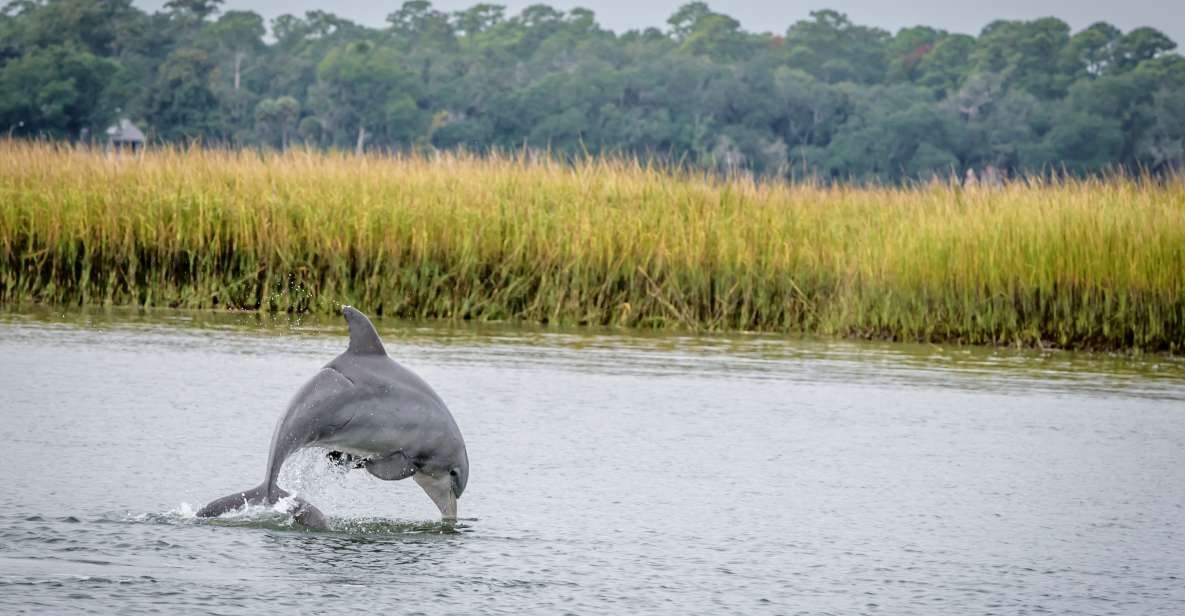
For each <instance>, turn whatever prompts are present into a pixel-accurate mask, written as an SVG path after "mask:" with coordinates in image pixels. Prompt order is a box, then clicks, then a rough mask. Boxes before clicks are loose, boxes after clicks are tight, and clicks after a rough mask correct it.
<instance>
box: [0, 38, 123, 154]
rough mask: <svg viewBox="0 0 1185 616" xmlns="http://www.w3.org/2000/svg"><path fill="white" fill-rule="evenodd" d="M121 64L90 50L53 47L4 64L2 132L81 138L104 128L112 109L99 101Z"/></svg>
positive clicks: (0, 77)
mask: <svg viewBox="0 0 1185 616" xmlns="http://www.w3.org/2000/svg"><path fill="white" fill-rule="evenodd" d="M117 69H118V67H117V65H116V64H115V63H114V62H112V61H110V60H107V59H104V58H98V57H95V56H94V55H92V54H91V53H90V52H88V51H84V50H80V49H77V48H73V47H64V46H60V45H53V46H50V47H46V48H42V49H35V50H33V51H31V52H30V53H28V54H26V55H23V56H21V57H19V58H17V59H14V60H11V61H9V62H7V63H5V64H4V65H3V67H0V130H3V131H5V133H6V134H9V133H10V131H13V130H14V128H20V133H24V134H31V135H39V134H44V135H48V136H51V137H58V138H68V139H72V138H77V137H78V136H79V134H80V132H81V131H82V129H84V128H87V129H97V128H101V126H100V125H101V124H102V123H104V122H105V121H107V120H110V119H111V117H110V111H111V110H108V109H104V108H102V107H101V106H96V103H97V102H98V101H100V100H102V99H103V90H104V89H105V88H106V87H107V83H108V80H109V78H110V77H111V76H112V75H114V74H115V73H116V71H117Z"/></svg>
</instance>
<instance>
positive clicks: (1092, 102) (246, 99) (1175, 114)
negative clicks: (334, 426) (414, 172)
mask: <svg viewBox="0 0 1185 616" xmlns="http://www.w3.org/2000/svg"><path fill="white" fill-rule="evenodd" d="M221 3H222V2H221V0H170V1H169V2H167V3H166V4H165V5H164V8H163V9H162V10H161V11H158V12H152V13H149V12H145V11H142V10H140V9H138V8H136V7H134V6H133V5H132V3H131V1H130V0H15V1H12V2H9V3H8V4H7V5H6V6H5V7H4V8H3V10H2V11H0V130H4V131H6V134H7V135H9V136H13V137H25V138H49V139H69V140H79V139H81V140H88V139H90V140H95V139H101V138H102V137H103V135H102V131H103V129H104V128H105V127H106V126H108V125H110V124H112V123H113V122H115V121H116V120H117V119H118V118H121V117H127V118H130V119H131V120H132V121H133V122H135V123H136V124H138V125H139V126H140V127H141V128H142V129H143V130H144V132H145V133H146V134H147V135H148V138H149V139H150V140H151V141H164V142H181V143H185V142H192V141H195V140H197V141H200V142H201V143H205V144H225V145H231V146H236V147H268V148H286V147H291V146H293V145H305V146H309V147H317V148H342V149H354V150H368V149H381V150H399V151H407V150H431V149H452V148H464V149H467V150H470V151H476V152H485V151H489V150H491V149H498V150H518V149H521V148H531V149H533V150H538V151H545V152H548V153H550V154H552V155H555V156H560V157H565V156H580V155H583V154H588V153H592V154H606V153H608V154H623V155H630V156H639V157H644V158H657V159H660V160H664V161H669V162H673V163H677V164H687V165H692V166H697V167H701V168H706V169H711V170H717V171H722V172H736V171H746V172H752V173H754V174H758V175H761V176H773V177H786V178H800V177H804V176H810V177H814V178H820V179H823V180H825V181H848V180H852V181H880V182H897V181H902V180H908V179H919V178H920V179H924V178H927V177H932V176H943V177H945V176H949V175H951V174H959V175H962V174H963V173H965V172H966V171H967V170H969V169H970V170H984V169H989V170H992V172H993V173H996V172H997V170H998V173H1000V174H1001V175H1021V174H1035V173H1072V174H1093V173H1102V172H1107V171H1108V170H1127V171H1133V172H1151V173H1166V172H1170V171H1171V170H1174V169H1179V168H1181V167H1183V166H1185V58H1183V57H1182V56H1181V55H1179V54H1177V53H1174V49H1175V48H1176V43H1175V42H1173V41H1172V40H1171V39H1170V38H1169V37H1167V36H1166V35H1165V34H1163V33H1162V32H1160V31H1158V30H1156V29H1154V28H1151V27H1143V28H1136V29H1134V30H1131V31H1129V32H1123V31H1121V30H1119V29H1118V28H1116V27H1114V26H1112V25H1110V24H1107V23H1096V24H1093V25H1091V26H1089V27H1087V28H1085V29H1083V30H1081V31H1078V32H1072V31H1071V28H1070V27H1069V26H1068V25H1067V24H1066V23H1065V22H1063V21H1061V20H1059V19H1056V18H1052V17H1050V18H1044V19H1037V20H1033V21H996V22H993V23H991V24H989V25H987V26H986V27H985V28H984V29H983V31H982V32H980V34H979V35H978V36H969V35H964V34H957V33H950V32H945V31H943V30H940V29H936V28H931V27H926V26H916V27H911V28H904V29H902V30H900V31H898V32H896V33H890V32H887V31H885V30H882V29H879V28H875V27H869V26H863V25H858V24H856V23H854V22H853V21H851V20H850V19H849V18H848V17H847V16H846V15H844V14H841V13H838V12H836V11H830V10H823V11H816V12H813V13H811V15H810V18H809V19H805V20H802V21H798V22H796V23H793V24H791V25H789V27H788V28H786V29H785V30H784V31H782V32H777V33H754V32H748V31H745V30H744V29H742V28H741V26H740V24H739V22H737V21H736V20H735V19H733V18H731V17H729V16H728V15H725V14H723V13H718V12H715V11H713V10H712V9H711V8H710V7H709V6H708V5H707V4H705V3H703V2H691V3H689V4H686V5H684V6H682V7H681V8H679V9H678V10H677V11H676V12H675V13H674V14H673V15H671V17H670V18H669V19H668V20H667V27H666V28H647V29H644V30H630V31H627V32H624V33H621V34H618V33H615V32H613V31H610V30H606V29H605V28H602V27H601V26H600V25H599V24H598V23H597V20H596V17H595V15H594V14H593V12H591V11H589V10H587V9H573V10H570V11H560V10H557V9H554V8H551V7H549V6H546V5H542V4H537V5H533V6H530V7H528V8H526V9H524V10H523V11H522V12H520V13H518V14H514V15H511V14H508V13H507V11H506V9H505V8H504V7H502V6H499V5H494V4H477V5H475V6H473V7H471V8H469V9H466V10H463V11H457V12H451V13H450V12H443V11H439V10H436V9H435V8H434V7H433V6H432V4H431V3H430V2H428V1H426V0H410V1H407V2H403V3H402V5H401V6H400V7H399V8H398V9H397V10H395V11H394V12H392V13H391V14H390V15H389V16H388V17H387V25H386V26H384V27H381V28H371V27H366V26H363V25H360V24H357V23H354V22H351V21H349V20H346V19H343V18H341V17H338V16H335V15H333V14H331V13H328V12H323V11H310V12H308V13H306V14H305V15H304V16H303V17H298V16H293V15H283V16H280V17H277V18H276V19H274V20H272V21H271V24H270V29H269V28H267V27H265V23H264V20H263V18H262V17H261V16H260V15H258V14H256V13H254V12H250V11H234V10H231V11H222V10H221V8H220V6H219V5H220V4H221Z"/></svg>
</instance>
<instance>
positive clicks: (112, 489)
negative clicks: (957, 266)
mask: <svg viewBox="0 0 1185 616" xmlns="http://www.w3.org/2000/svg"><path fill="white" fill-rule="evenodd" d="M378 326H379V329H380V332H381V333H382V335H383V336H384V339H385V340H386V342H387V346H388V349H389V350H390V351H391V353H392V354H393V355H395V356H396V357H397V359H399V360H400V361H402V362H404V363H405V364H407V365H408V366H410V367H412V368H413V369H415V370H416V371H417V372H419V373H420V374H421V375H423V376H424V377H425V378H426V379H427V380H428V381H429V382H430V383H432V384H433V386H434V387H435V388H436V389H437V390H438V391H439V392H440V393H441V395H442V396H443V397H444V398H445V400H446V401H448V403H449V405H450V407H451V408H452V409H453V412H454V415H456V417H457V420H458V423H459V424H460V425H461V428H462V430H463V432H464V433H465V437H466V441H467V442H468V444H469V450H470V457H471V462H472V469H471V472H472V477H471V480H470V484H469V487H468V490H467V491H466V494H465V497H464V498H463V499H462V500H461V502H460V511H461V516H462V518H463V519H462V520H461V521H460V522H459V523H457V524H456V525H442V524H440V523H439V522H437V521H436V515H437V514H436V510H435V507H434V506H433V505H432V504H431V503H430V502H429V501H428V500H427V498H426V497H425V496H424V495H423V494H422V492H421V491H420V490H419V488H418V487H417V486H415V485H414V484H413V483H411V482H383V481H380V480H378V479H375V478H373V477H371V476H369V475H368V474H366V473H359V472H352V473H345V472H341V471H340V469H335V468H333V467H331V465H329V464H327V463H326V462H325V460H324V456H323V454H322V452H317V451H308V452H303V453H302V454H300V455H298V456H297V457H296V458H294V459H293V460H292V461H290V462H289V464H288V465H286V466H285V469H284V473H283V474H282V476H281V484H282V485H284V486H285V487H287V488H288V489H290V490H293V491H295V492H298V493H299V494H300V495H301V496H302V497H304V498H307V499H308V500H310V502H313V503H314V504H316V505H317V506H318V507H319V508H321V509H322V510H323V511H325V512H326V513H327V514H328V515H329V516H330V517H331V523H332V525H333V528H332V530H331V531H328V532H308V531H305V530H303V529H301V528H299V527H295V526H293V524H292V522H291V519H290V518H289V517H288V515H287V514H286V513H285V512H284V511H283V510H282V509H281V510H274V509H269V508H262V507H261V508H257V509H256V510H253V511H249V512H246V513H244V514H240V515H234V516H228V517H224V518H219V519H216V520H198V519H196V518H194V517H193V511H194V509H195V508H196V507H197V506H200V505H201V504H202V503H204V502H206V501H207V500H210V499H212V498H214V497H217V496H220V495H223V494H226V493H227V492H229V491H230V490H234V489H242V488H247V487H249V486H253V485H256V484H257V483H258V482H259V480H260V479H261V478H262V474H263V467H264V464H265V462H266V456H267V441H268V439H269V437H270V435H271V429H272V427H273V425H274V422H275V420H276V418H277V417H278V415H279V413H280V412H281V411H282V409H283V407H284V404H285V402H286V401H287V399H288V398H289V397H290V396H291V395H292V393H293V392H294V391H295V389H296V388H297V387H298V386H299V385H300V384H301V383H303V382H304V380H305V379H307V378H308V376H309V375H310V374H312V373H313V372H314V371H315V370H316V369H317V368H318V367H319V366H320V365H321V364H323V363H325V362H326V361H328V360H329V359H330V358H332V357H333V356H334V355H336V354H337V353H339V352H340V351H341V350H342V349H343V348H344V346H345V331H346V330H345V326H344V324H343V323H339V322H338V320H337V319H312V318H304V319H300V320H296V321H290V320H289V319H287V318H286V317H280V318H272V317H267V316H264V317H260V316H258V315H254V314H227V313H188V312H171V311H158V312H153V313H150V314H140V313H138V312H135V311H109V312H103V311H98V312H70V313H66V314H61V313H57V312H54V311H49V310H44V309H37V310H25V311H16V312H14V311H10V312H7V313H0V413H2V418H3V420H4V421H3V422H0V438H2V439H3V440H4V442H5V443H6V444H7V448H6V449H7V453H8V456H7V457H6V460H5V462H4V464H0V482H2V484H0V485H3V486H4V490H0V612H12V611H14V610H17V609H24V610H29V611H34V612H60V611H65V610H71V609H74V610H81V611H119V612H121V613H134V612H139V611H152V610H163V611H166V612H173V611H210V612H218V613H225V612H232V611H233V612H242V611H246V612H248V613H291V612H293V611H294V610H295V611H298V612H306V611H310V610H313V609H321V610H325V611H328V610H351V609H353V610H365V611H368V612H370V611H374V610H375V609H377V608H378V607H384V608H386V609H388V610H390V609H394V610H398V611H407V612H415V611H422V612H425V613H440V612H455V613H480V612H489V613H500V612H523V611H528V612H529V611H535V612H545V613H555V612H572V613H586V612H587V613H605V612H630V613H646V612H650V613H671V612H689V611H725V612H769V613H794V612H800V611H801V612H807V613H819V612H828V613H861V612H863V613H936V614H946V613H963V612H975V613H989V612H998V613H1019V612H1032V613H1039V612H1062V613H1141V614H1155V613H1162V614H1179V613H1185V582H1183V581H1182V577H1183V576H1185V535H1183V534H1182V532H1181V531H1182V528H1181V522H1180V521H1181V520H1182V519H1185V491H1183V490H1182V489H1181V486H1183V485H1185V404H1183V403H1185V362H1182V360H1181V359H1179V358H1169V357H1161V356H1144V357H1139V356H1127V355H1098V354H1083V353H1066V352H1056V351H1051V352H1037V351H1017V350H1008V349H984V348H966V347H936V346H931V345H895V344H872V343H855V342H845V341H833V340H812V339H786V338H784V337H778V336H768V335H729V336H714V335H710V336H701V335H678V334H676V335H672V334H669V333H667V334H658V333H647V332H623V331H615V330H556V329H549V328H530V327H519V326H506V325H479V324H464V325H456V324H444V325H440V324H409V323H403V322H396V323H392V322H381V321H380V322H379V323H378Z"/></svg>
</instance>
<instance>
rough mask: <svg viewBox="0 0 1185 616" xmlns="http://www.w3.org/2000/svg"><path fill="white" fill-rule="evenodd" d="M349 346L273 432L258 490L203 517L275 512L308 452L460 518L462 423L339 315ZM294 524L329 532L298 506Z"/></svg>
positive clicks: (366, 324)
mask: <svg viewBox="0 0 1185 616" xmlns="http://www.w3.org/2000/svg"><path fill="white" fill-rule="evenodd" d="M342 315H343V316H345V318H346V323H348V324H349V326H350V346H349V348H347V349H346V352H345V353H342V354H341V355H338V356H337V357H336V358H335V359H334V360H333V361H331V362H329V363H328V364H326V365H325V367H324V368H322V369H321V371H320V372H318V373H317V374H316V375H315V376H314V377H313V378H312V379H310V380H309V381H308V382H307V383H305V384H304V386H303V387H301V388H300V390H299V391H298V392H296V396H295V397H294V398H293V399H292V402H290V403H289V404H288V410H287V412H285V413H284V416H283V417H281V418H280V421H279V423H277V424H276V430H275V433H274V434H273V435H272V447H271V452H270V453H269V454H268V462H267V476H266V477H265V479H264V482H263V483H262V484H260V485H259V486H258V487H256V488H252V489H250V490H246V491H244V492H236V493H234V494H231V495H229V496H224V497H222V498H220V499H218V500H216V501H214V502H212V503H210V504H208V505H206V506H205V507H202V509H201V510H200V511H198V513H197V515H198V517H214V516H218V515H221V514H223V513H226V512H227V511H231V510H234V509H238V508H240V507H243V506H245V505H249V504H250V505H259V504H269V505H271V504H275V503H276V501H278V500H279V499H281V498H286V497H287V496H288V493H287V492H286V491H284V490H283V489H282V488H280V487H279V486H277V485H276V478H277V476H279V474H280V468H281V467H282V466H283V465H284V461H285V460H287V459H288V456H290V455H292V454H293V453H295V452H296V451H298V450H300V449H303V448H305V447H324V448H326V449H330V450H333V453H331V454H330V459H333V460H335V461H338V462H339V463H343V461H345V462H349V463H351V464H352V465H353V466H354V467H355V468H365V469H366V470H367V471H369V472H370V474H372V475H374V476H375V477H378V478H379V479H386V480H390V481H395V480H399V479H406V478H408V477H411V478H413V479H415V482H416V483H418V484H419V485H420V487H421V488H423V489H424V491H425V492H427V493H428V497H429V498H431V499H432V502H433V503H435V504H436V506H437V508H439V509H440V515H441V517H442V518H443V519H444V520H455V519H456V518H457V499H458V498H460V496H461V493H462V492H464V491H465V484H466V482H467V481H468V480H469V457H468V455H467V454H466V452H465V441H464V439H462V438H461V431H460V429H458V428H457V422H456V421H454V420H453V416H452V414H451V413H449V410H448V407H446V406H445V405H444V401H443V400H441V399H440V396H438V395H436V392H434V391H432V388H431V387H429V386H428V384H427V383H425V382H424V380H423V379H421V378H420V377H418V376H416V375H415V374H414V373H413V372H412V371H411V370H408V369H407V368H404V367H403V366H401V365H399V364H398V363H396V362H395V360H393V359H391V358H390V357H388V356H387V352H386V350H385V349H384V348H383V343H382V341H381V340H379V335H378V332H376V331H375V329H374V325H373V324H371V322H370V319H368V318H366V315H364V314H362V313H361V312H359V311H357V310H355V309H354V308H352V307H350V306H343V307H342ZM297 505H298V507H297V509H296V511H295V513H294V517H295V518H296V520H297V521H298V522H300V523H301V524H304V525H305V526H309V527H313V528H326V526H327V525H326V521H325V517H324V516H323V515H322V514H321V512H320V511H318V510H317V508H316V507H313V506H312V505H311V504H309V503H307V502H304V501H302V500H299V499H298V500H297Z"/></svg>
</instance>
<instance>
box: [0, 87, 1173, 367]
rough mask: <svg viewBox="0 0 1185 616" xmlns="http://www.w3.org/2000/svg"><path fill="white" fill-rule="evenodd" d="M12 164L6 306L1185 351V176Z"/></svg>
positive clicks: (504, 165)
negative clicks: (885, 180) (827, 180)
mask: <svg viewBox="0 0 1185 616" xmlns="http://www.w3.org/2000/svg"><path fill="white" fill-rule="evenodd" d="M884 95H885V96H900V95H901V93H894V92H887V93H885V94H884ZM1158 100H1160V99H1158ZM1160 104H1162V105H1166V106H1179V105H1180V101H1178V100H1167V99H1165V100H1161V102H1160ZM895 121H900V122H906V123H908V122H907V121H906V120H895ZM1177 134H1178V135H1179V133H1177ZM1061 139H1062V137H1060V136H1059V137H1053V138H1051V139H1050V147H1076V146H1075V145H1074V144H1070V145H1067V146H1063V145H1061V144H1060V140H1061ZM1042 143H1045V141H1044V140H1043V141H1042ZM925 147H926V148H927V150H929V151H927V152H916V151H915V152H913V153H912V154H911V155H910V158H909V160H913V161H917V160H920V161H930V160H931V158H930V157H931V156H933V153H932V149H936V148H938V147H940V144H938V145H933V146H929V145H927V146H925ZM920 149H921V148H919V150H920ZM894 153H895V154H896V152H894ZM1079 156H1081V155H1079ZM0 157H2V158H3V160H4V161H5V164H4V165H3V166H0V195H2V196H3V198H2V199H0V302H9V303H19V302H23V301H37V302H45V303H51V304H66V303H70V304H78V303H81V304H98V305H104V304H135V305H141V306H146V307H147V306H182V307H190V308H213V307H229V308H235V309H240V308H246V309H260V310H290V311H309V310H312V311H321V312H328V311H331V310H333V309H334V308H335V306H336V305H337V304H338V303H350V304H354V305H357V306H361V307H364V308H365V309H366V310H368V311H372V312H375V313H380V314H382V315H384V316H391V317H400V318H403V317H408V318H446V319H476V320H509V319H518V320H530V321H540V322H562V323H583V324H598V325H625V326H640V327H680V328H694V329H741V330H768V331H780V332H815V333H823V334H838V335H848V336H862V337H874V338H891V339H897V340H918V341H931V342H941V341H957V342H968V343H989V344H1017V345H1056V346H1060V347H1075V348H1098V349H1134V350H1147V351H1157V350H1162V351H1172V352H1181V351H1183V350H1185V181H1183V180H1182V178H1181V177H1180V176H1172V177H1169V178H1166V179H1164V180H1157V179H1151V178H1146V179H1129V178H1125V177H1115V178H1111V179H1106V180H1103V179H1097V178H1094V179H1066V180H1059V181H1056V182H1052V181H1049V180H1039V179H1033V180H1028V181H1025V182H1012V183H1005V184H1003V185H1002V186H999V187H990V186H986V185H981V186H973V187H963V186H960V185H959V184H957V183H954V184H952V183H947V182H942V181H933V182H930V183H927V184H919V185H915V186H913V187H907V188H889V187H875V188H853V187H844V186H830V187H828V186H823V185H817V184H806V183H804V184H788V183H784V182H777V183H770V182H755V181H753V180H751V179H733V180H722V179H718V178H716V179H713V178H708V179H704V178H703V177H702V176H698V175H696V174H692V173H673V172H672V171H671V170H670V169H665V168H661V167H656V166H654V165H649V164H643V163H639V162H637V161H634V160H629V159H621V158H617V159H583V160H581V161H579V162H577V163H576V164H571V165H566V164H560V163H557V162H555V161H552V160H550V159H546V158H543V159H538V160H536V161H535V162H529V161H527V160H525V159H522V158H509V157H506V156H501V155H493V156H486V157H476V156H472V155H464V154H453V155H449V154H442V155H434V156H431V157H425V156H422V155H403V156H397V157H391V156H384V155H377V154H368V155H365V156H356V155H349V154H341V153H330V154H323V153H319V152H317V151H314V150H309V149H291V150H289V151H287V152H285V153H262V154H261V153H258V152H255V151H250V150H245V151H228V150H211V149H200V148H196V147H191V148H189V149H176V148H171V147H165V148H157V149H154V150H152V151H150V152H148V153H147V154H145V155H143V156H137V157H134V158H112V157H110V156H106V155H104V154H103V153H102V152H101V151H98V150H88V149H81V148H77V149H75V148H70V147H68V146H53V145H48V144H28V143H23V142H16V141H7V142H5V141H0ZM934 160H938V161H939V163H940V164H938V165H934V164H933V163H927V164H929V165H930V167H929V168H934V167H935V166H937V167H941V166H942V164H941V163H942V162H943V161H942V160H941V157H937V158H935V159H934ZM917 164H919V165H922V166H923V167H924V166H925V165H923V164H922V163H921V162H919V163H917Z"/></svg>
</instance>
